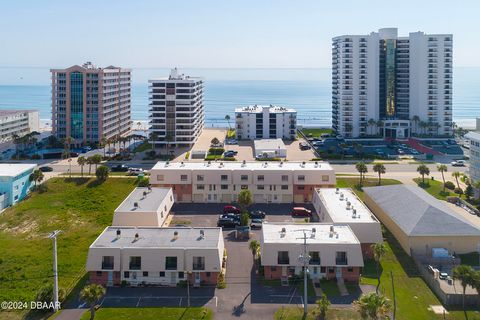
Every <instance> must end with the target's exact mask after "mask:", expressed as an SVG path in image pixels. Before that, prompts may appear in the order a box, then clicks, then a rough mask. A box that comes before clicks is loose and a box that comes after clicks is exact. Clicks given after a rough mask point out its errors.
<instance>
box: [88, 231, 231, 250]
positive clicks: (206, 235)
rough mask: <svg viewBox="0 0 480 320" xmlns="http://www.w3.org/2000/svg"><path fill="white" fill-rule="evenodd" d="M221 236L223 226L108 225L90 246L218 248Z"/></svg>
mask: <svg viewBox="0 0 480 320" xmlns="http://www.w3.org/2000/svg"><path fill="white" fill-rule="evenodd" d="M118 230H119V231H120V236H117V231H118ZM202 230H203V236H202V235H201V232H200V231H202ZM175 232H177V235H175ZM136 234H138V238H136V237H135V235H136ZM221 236H223V235H222V228H158V227H151V228H148V227H142V228H136V227H107V228H105V230H104V231H103V232H102V234H100V235H99V236H98V238H97V239H96V240H95V241H94V242H93V243H92V245H91V246H90V248H165V249H173V248H177V249H192V248H199V249H209V248H213V249H217V248H218V244H219V240H220V237H221Z"/></svg>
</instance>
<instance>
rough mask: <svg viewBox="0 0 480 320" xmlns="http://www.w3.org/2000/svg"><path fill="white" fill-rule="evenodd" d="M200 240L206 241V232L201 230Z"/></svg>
mask: <svg viewBox="0 0 480 320" xmlns="http://www.w3.org/2000/svg"><path fill="white" fill-rule="evenodd" d="M200 238H202V239H205V230H200Z"/></svg>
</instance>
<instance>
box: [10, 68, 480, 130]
mask: <svg viewBox="0 0 480 320" xmlns="http://www.w3.org/2000/svg"><path fill="white" fill-rule="evenodd" d="M180 71H181V72H183V73H185V74H188V75H192V76H201V77H203V78H204V79H205V84H204V104H205V125H206V126H207V127H218V126H222V127H224V126H227V122H226V121H225V119H224V118H225V115H227V114H228V115H230V117H231V118H232V119H233V116H234V109H235V108H238V107H240V106H245V105H251V104H264V105H269V104H275V105H280V106H288V107H292V108H294V109H296V110H297V112H298V125H300V126H307V127H316V126H318V127H326V126H327V127H328V126H330V125H331V78H330V77H331V69H330V68H316V69H260V68H256V69H221V68H218V69H204V68H185V69H180ZM168 74H169V69H167V68H133V69H132V120H134V121H147V120H148V108H149V107H148V103H149V101H148V79H151V78H155V77H164V76H167V75H168ZM453 77H454V81H453V83H454V88H453V120H454V121H455V122H456V123H457V124H458V125H460V126H463V127H468V128H471V127H474V126H475V118H476V117H480V106H479V102H480V90H479V89H478V88H480V67H457V68H454V75H453ZM50 83H51V79H50V72H49V68H32V67H0V110H2V109H36V110H38V111H39V113H40V118H41V119H42V121H43V122H48V121H50V119H51V87H50Z"/></svg>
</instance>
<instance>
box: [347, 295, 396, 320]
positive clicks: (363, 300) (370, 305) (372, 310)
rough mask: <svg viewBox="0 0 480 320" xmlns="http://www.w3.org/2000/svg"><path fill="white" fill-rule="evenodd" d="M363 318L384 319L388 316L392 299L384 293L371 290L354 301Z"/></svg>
mask: <svg viewBox="0 0 480 320" xmlns="http://www.w3.org/2000/svg"><path fill="white" fill-rule="evenodd" d="M353 305H354V307H355V308H356V309H357V311H358V312H359V313H360V317H361V318H362V319H372V320H383V319H387V318H388V313H389V312H390V308H391V305H390V301H389V300H388V299H387V298H386V297H385V296H383V295H379V294H376V293H375V292H370V293H367V294H363V295H362V296H361V297H360V299H358V300H356V301H354V302H353Z"/></svg>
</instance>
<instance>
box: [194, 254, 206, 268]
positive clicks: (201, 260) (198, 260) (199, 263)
mask: <svg viewBox="0 0 480 320" xmlns="http://www.w3.org/2000/svg"><path fill="white" fill-rule="evenodd" d="M193 270H205V257H193Z"/></svg>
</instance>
